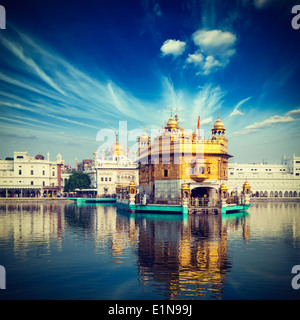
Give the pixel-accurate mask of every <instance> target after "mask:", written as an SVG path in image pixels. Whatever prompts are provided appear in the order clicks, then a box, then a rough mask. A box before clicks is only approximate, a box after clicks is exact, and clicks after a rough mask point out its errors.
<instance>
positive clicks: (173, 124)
mask: <svg viewBox="0 0 300 320" xmlns="http://www.w3.org/2000/svg"><path fill="white" fill-rule="evenodd" d="M165 128H166V129H178V121H176V120H175V119H174V118H173V116H172V113H171V118H170V119H169V120H168V122H167V125H166V127H165Z"/></svg>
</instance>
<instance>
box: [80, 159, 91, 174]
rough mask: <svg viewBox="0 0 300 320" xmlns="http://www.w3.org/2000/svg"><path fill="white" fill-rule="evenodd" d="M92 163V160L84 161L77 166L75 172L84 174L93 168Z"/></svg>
mask: <svg viewBox="0 0 300 320" xmlns="http://www.w3.org/2000/svg"><path fill="white" fill-rule="evenodd" d="M93 165H94V161H93V160H92V159H84V160H82V162H79V163H78V164H77V171H78V172H84V171H87V170H91V169H92V168H93Z"/></svg>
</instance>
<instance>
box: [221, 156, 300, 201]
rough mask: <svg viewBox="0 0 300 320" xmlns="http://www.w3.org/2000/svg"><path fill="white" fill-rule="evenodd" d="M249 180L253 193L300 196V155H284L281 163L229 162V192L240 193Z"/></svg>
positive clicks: (286, 196) (227, 182)
mask: <svg viewBox="0 0 300 320" xmlns="http://www.w3.org/2000/svg"><path fill="white" fill-rule="evenodd" d="M245 180H248V182H249V184H250V185H251V192H252V195H254V196H256V197H268V198H290V197H300V157H296V156H295V155H293V156H292V157H290V158H287V157H283V159H282V163H281V164H265V163H254V164H238V163H229V164H228V181H226V186H227V188H228V192H229V193H233V192H235V193H240V192H241V191H242V188H241V187H242V183H243V182H244V181H245Z"/></svg>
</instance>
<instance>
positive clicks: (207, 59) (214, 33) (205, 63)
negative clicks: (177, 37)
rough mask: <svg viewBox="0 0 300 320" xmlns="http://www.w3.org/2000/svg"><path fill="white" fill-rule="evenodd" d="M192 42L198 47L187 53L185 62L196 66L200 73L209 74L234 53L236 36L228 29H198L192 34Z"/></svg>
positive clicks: (226, 61) (223, 64) (227, 60)
mask: <svg viewBox="0 0 300 320" xmlns="http://www.w3.org/2000/svg"><path fill="white" fill-rule="evenodd" d="M192 39H193V41H194V43H195V44H196V45H197V46H198V47H199V50H197V51H196V52H195V53H193V54H189V56H188V58H187V59H186V62H187V63H188V64H193V65H194V66H196V67H198V69H199V72H198V73H200V74H205V75H207V74H209V73H212V72H215V71H217V70H218V69H220V68H224V67H225V66H226V65H227V64H228V63H229V62H230V59H231V57H232V56H233V55H234V54H235V52H236V50H235V48H234V46H235V44H236V41H237V38H236V36H235V35H234V34H233V33H231V32H228V31H222V30H204V29H201V30H198V31H196V32H195V33H194V34H193V35H192Z"/></svg>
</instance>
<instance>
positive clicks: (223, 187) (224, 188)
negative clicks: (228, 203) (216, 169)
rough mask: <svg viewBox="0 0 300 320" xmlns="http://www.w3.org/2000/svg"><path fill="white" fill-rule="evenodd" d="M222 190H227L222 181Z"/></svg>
mask: <svg viewBox="0 0 300 320" xmlns="http://www.w3.org/2000/svg"><path fill="white" fill-rule="evenodd" d="M220 188H221V189H222V190H227V187H226V184H225V183H224V182H222V184H221V187H220Z"/></svg>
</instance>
